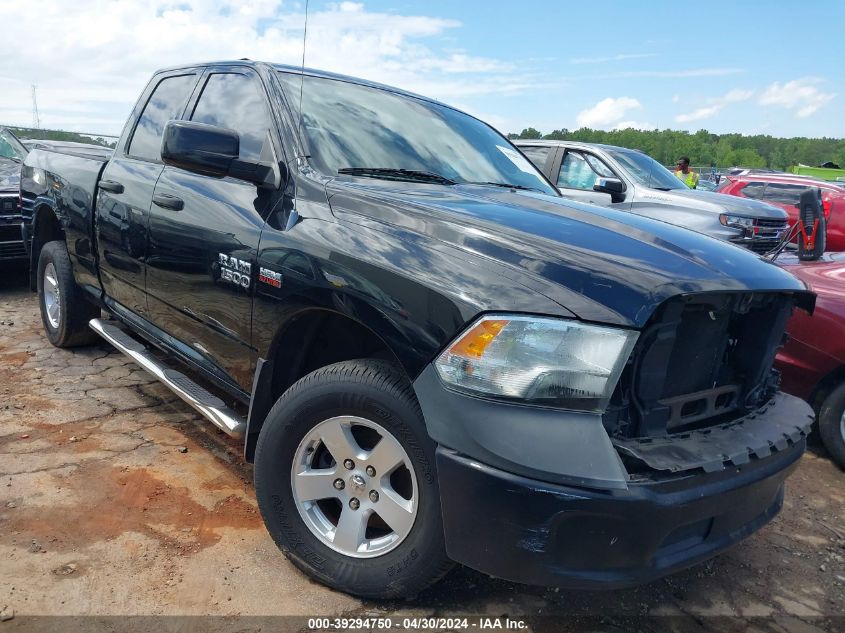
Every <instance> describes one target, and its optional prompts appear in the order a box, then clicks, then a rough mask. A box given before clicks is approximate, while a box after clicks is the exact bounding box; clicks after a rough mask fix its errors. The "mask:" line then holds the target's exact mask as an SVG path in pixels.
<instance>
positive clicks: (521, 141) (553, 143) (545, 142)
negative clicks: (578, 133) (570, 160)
mask: <svg viewBox="0 0 845 633" xmlns="http://www.w3.org/2000/svg"><path fill="white" fill-rule="evenodd" d="M511 142H512V143H513V144H514V145H540V146H547V147H558V146H560V145H568V146H572V147H598V148H600V149H604V150H614V151H621V152H638V151H639V150H636V149H631V148H630V147H620V146H618V145H606V144H604V143H587V142H585V141H558V140H549V139H530V138H516V139H511Z"/></svg>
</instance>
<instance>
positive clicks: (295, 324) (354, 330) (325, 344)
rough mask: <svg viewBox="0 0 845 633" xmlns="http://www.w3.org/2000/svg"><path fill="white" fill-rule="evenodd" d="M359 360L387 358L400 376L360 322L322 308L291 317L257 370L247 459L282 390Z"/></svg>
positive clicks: (391, 358) (383, 347) (382, 345)
mask: <svg viewBox="0 0 845 633" xmlns="http://www.w3.org/2000/svg"><path fill="white" fill-rule="evenodd" d="M359 358H374V359H381V360H387V361H390V362H392V363H394V364H395V365H396V366H397V367H398V368H400V369H401V370H402V371H403V372H405V370H404V368H403V367H402V365H401V363H400V362H399V359H398V358H397V357H396V355H395V354H394V353H393V352H392V351H391V349H390V348H389V347H388V345H387V344H386V343H385V342H384V340H382V339H381V338H380V337H379V336H378V335H377V334H375V333H374V332H373V331H372V330H370V329H369V328H367V327H366V326H364V325H362V324H360V323H359V322H357V321H355V320H353V319H351V318H349V317H347V316H344V315H342V314H338V313H336V312H329V311H327V310H308V311H306V312H303V313H301V314H300V315H299V316H298V317H296V318H295V319H294V320H293V321H292V323H291V324H290V325H288V326H287V328H286V329H285V330H284V331H283V332H281V333H280V334H279V336H278V337H277V339H276V340H275V342H274V343H273V346H272V348H271V351H270V353H269V354H268V358H267V360H266V361H265V364H264V366H263V367H262V368H260V369H259V371H258V372H256V381H257V384H256V385H254V386H253V394H252V403H251V406H250V414H249V415H250V417H249V427H248V429H247V437H246V445H245V447H244V455H245V458H246V459H247V461H252V456H253V454H254V453H255V444H256V442H257V441H258V434H259V432H260V431H261V426H262V425H263V423H264V418H265V417H266V415H267V413H268V412H269V411H270V408H271V407H272V406H273V404H274V403H275V402H276V400H278V399H279V398H280V397H281V395H282V394H283V393H284V392H285V391H287V390H288V389H289V388H290V387H291V386H292V385H293V384H294V383H295V382H296V381H297V380H299V379H300V378H303V377H304V376H306V375H308V374H310V373H311V372H312V371H315V370H317V369H320V368H321V367H326V366H327V365H333V364H334V363H339V362H342V361H346V360H356V359H359ZM409 379H410V378H409Z"/></svg>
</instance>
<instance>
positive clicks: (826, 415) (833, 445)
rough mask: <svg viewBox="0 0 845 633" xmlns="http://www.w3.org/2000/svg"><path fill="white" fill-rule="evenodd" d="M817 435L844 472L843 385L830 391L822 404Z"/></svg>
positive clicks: (844, 422) (844, 391)
mask: <svg viewBox="0 0 845 633" xmlns="http://www.w3.org/2000/svg"><path fill="white" fill-rule="evenodd" d="M819 435H820V436H821V438H822V443H823V444H824V447H825V448H826V449H827V451H828V452H829V453H830V455H831V457H833V460H834V461H835V462H836V463H837V464H839V467H840V468H842V469H843V470H845V383H843V384H841V385H839V386H838V387H837V388H836V389H834V390H833V391H831V392H830V393H829V394H828V395H827V397H826V398H825V399H824V402H822V406H821V408H820V409H819Z"/></svg>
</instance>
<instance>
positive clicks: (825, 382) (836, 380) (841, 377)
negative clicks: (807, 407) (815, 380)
mask: <svg viewBox="0 0 845 633" xmlns="http://www.w3.org/2000/svg"><path fill="white" fill-rule="evenodd" d="M842 383H845V365H842V366H841V367H837V368H836V369H834V370H833V371H832V372H830V373H829V374H828V375H827V376H825V377H824V378H822V379H821V380H820V381H819V384H818V385H816V388H815V390H814V391H813V395H812V396H811V397H810V404H811V405H812V407H813V409H814V410H815V411H816V415H818V412H819V409H821V406H822V403H823V402H824V399H825V398H827V396H828V394H829V393H830V392H831V391H833V390H834V389H836V387H838V386H839V385H841V384H842Z"/></svg>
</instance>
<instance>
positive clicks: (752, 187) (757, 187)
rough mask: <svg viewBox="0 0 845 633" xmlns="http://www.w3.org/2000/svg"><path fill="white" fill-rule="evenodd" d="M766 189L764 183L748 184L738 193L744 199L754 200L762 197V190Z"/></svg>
mask: <svg viewBox="0 0 845 633" xmlns="http://www.w3.org/2000/svg"><path fill="white" fill-rule="evenodd" d="M765 188H766V183H764V182H749V183H747V184H746V185H745V186H744V187H742V188H741V189H740V190H739V192H740V193H741V194H742V195H743V196H745V197H746V198H754V199H755V200H757V199H759V198H762V197H763V190H764V189H765Z"/></svg>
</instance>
